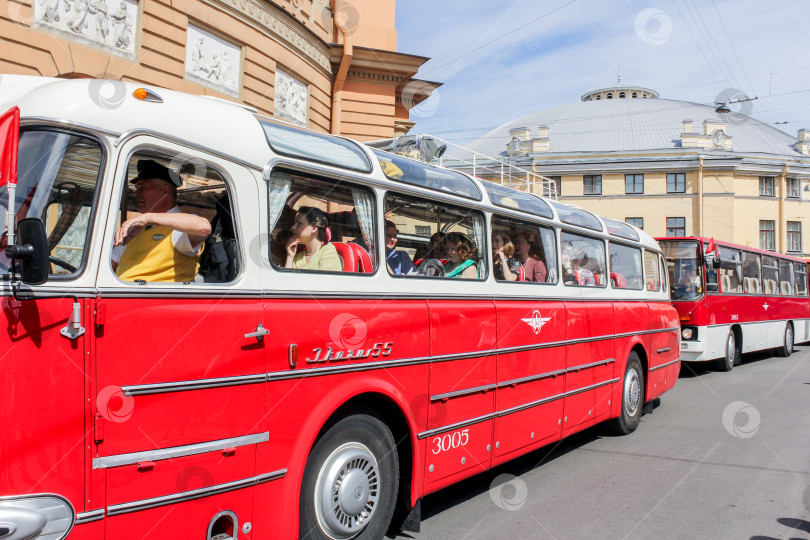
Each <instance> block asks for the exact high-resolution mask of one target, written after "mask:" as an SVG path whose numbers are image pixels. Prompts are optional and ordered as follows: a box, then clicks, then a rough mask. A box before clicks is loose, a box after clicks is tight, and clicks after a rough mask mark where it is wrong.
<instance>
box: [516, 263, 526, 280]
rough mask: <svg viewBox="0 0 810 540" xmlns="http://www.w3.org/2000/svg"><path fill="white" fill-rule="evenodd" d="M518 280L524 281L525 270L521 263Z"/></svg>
mask: <svg viewBox="0 0 810 540" xmlns="http://www.w3.org/2000/svg"><path fill="white" fill-rule="evenodd" d="M517 280H518V281H526V272H525V271H524V270H523V265H522V264H521V265H520V271H519V272H518V278H517Z"/></svg>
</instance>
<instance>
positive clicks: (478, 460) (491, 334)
mask: <svg viewBox="0 0 810 540" xmlns="http://www.w3.org/2000/svg"><path fill="white" fill-rule="evenodd" d="M428 310H429V313H430V355H431V358H432V362H431V365H430V405H429V407H428V437H427V449H426V451H427V455H426V460H425V468H426V470H425V483H426V484H427V485H428V487H431V484H434V486H433V487H439V486H437V485H436V484H437V483H438V484H442V485H444V484H450V483H452V479H451V477H452V476H453V475H455V474H457V473H460V472H462V471H467V470H468V469H474V470H473V471H470V473H472V472H480V471H482V470H485V469H487V468H488V467H489V465H490V456H491V451H492V444H493V442H492V426H493V420H492V417H493V413H494V408H495V372H496V363H495V362H496V355H495V353H494V349H495V347H496V335H495V309H494V306H493V303H492V302H491V301H488V300H482V301H466V300H465V301H464V302H463V304H460V303H459V302H454V301H445V300H429V301H428ZM480 351H485V353H484V354H480ZM487 353H488V354H487Z"/></svg>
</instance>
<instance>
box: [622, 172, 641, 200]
mask: <svg viewBox="0 0 810 540" xmlns="http://www.w3.org/2000/svg"><path fill="white" fill-rule="evenodd" d="M639 179H640V181H639ZM639 185H640V186H641V191H636V190H637V189H638V186H639ZM631 186H632V191H631ZM624 193H625V195H644V174H635V173H632V174H630V173H628V174H625V175H624Z"/></svg>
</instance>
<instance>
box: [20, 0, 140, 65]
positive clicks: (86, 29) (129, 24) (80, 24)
mask: <svg viewBox="0 0 810 540" xmlns="http://www.w3.org/2000/svg"><path fill="white" fill-rule="evenodd" d="M137 17H138V4H137V2H134V1H132V0H34V26H45V27H49V28H51V29H54V30H57V31H59V32H60V33H63V34H67V35H68V36H69V37H71V38H73V39H77V40H79V41H84V42H86V43H88V44H89V45H93V46H95V47H97V48H102V49H105V50H111V51H113V52H115V53H117V54H121V55H123V56H128V57H134V56H135V36H134V30H135V28H136V22H137Z"/></svg>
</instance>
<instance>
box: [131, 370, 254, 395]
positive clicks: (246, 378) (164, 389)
mask: <svg viewBox="0 0 810 540" xmlns="http://www.w3.org/2000/svg"><path fill="white" fill-rule="evenodd" d="M265 380H266V376H265V374H264V373H257V374H255V375H240V376H238V377H221V378H218V379H199V380H196V381H178V382H169V383H155V384H136V385H131V386H122V387H121V391H122V392H124V395H125V396H146V395H149V394H164V393H169V392H187V391H189V390H202V389H205V388H221V387H223V386H244V385H246V384H257V383H262V382H264V381H265Z"/></svg>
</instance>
